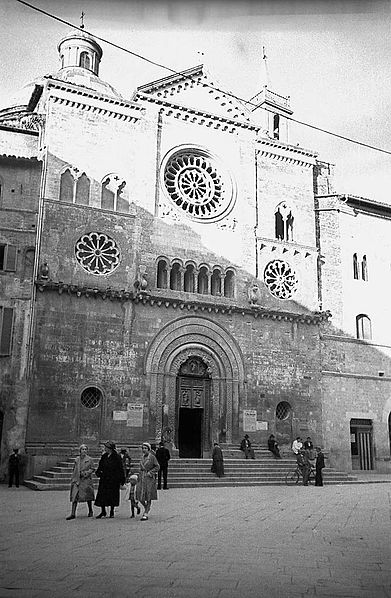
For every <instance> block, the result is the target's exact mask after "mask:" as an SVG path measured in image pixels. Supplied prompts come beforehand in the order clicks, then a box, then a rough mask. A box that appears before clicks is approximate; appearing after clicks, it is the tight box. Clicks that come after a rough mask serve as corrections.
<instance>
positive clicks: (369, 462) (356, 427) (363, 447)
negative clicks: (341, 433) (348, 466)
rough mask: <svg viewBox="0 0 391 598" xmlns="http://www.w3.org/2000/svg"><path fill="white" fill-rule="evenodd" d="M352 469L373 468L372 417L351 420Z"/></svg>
mask: <svg viewBox="0 0 391 598" xmlns="http://www.w3.org/2000/svg"><path fill="white" fill-rule="evenodd" d="M350 448H351V455H352V469H355V470H357V469H362V470H370V469H373V429H372V420H371V419H351V420H350Z"/></svg>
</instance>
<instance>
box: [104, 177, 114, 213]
mask: <svg viewBox="0 0 391 598" xmlns="http://www.w3.org/2000/svg"><path fill="white" fill-rule="evenodd" d="M109 185H110V177H107V179H106V180H104V181H103V183H102V195H101V207H102V208H103V209H104V210H114V193H113V191H111V189H109Z"/></svg>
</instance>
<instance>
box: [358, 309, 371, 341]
mask: <svg viewBox="0 0 391 598" xmlns="http://www.w3.org/2000/svg"><path fill="white" fill-rule="evenodd" d="M356 330H357V338H359V339H362V340H369V341H370V340H372V325H371V320H370V318H368V316H367V315H365V314H359V315H358V316H357V317H356Z"/></svg>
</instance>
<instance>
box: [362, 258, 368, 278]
mask: <svg viewBox="0 0 391 598" xmlns="http://www.w3.org/2000/svg"><path fill="white" fill-rule="evenodd" d="M361 278H362V279H363V280H365V281H368V263H367V256H366V255H363V256H362V262H361Z"/></svg>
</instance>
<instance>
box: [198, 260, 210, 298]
mask: <svg viewBox="0 0 391 598" xmlns="http://www.w3.org/2000/svg"><path fill="white" fill-rule="evenodd" d="M198 292H199V293H201V294H202V295H207V294H208V293H209V277H208V271H207V269H206V268H205V266H202V268H201V269H200V271H199V273H198Z"/></svg>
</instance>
